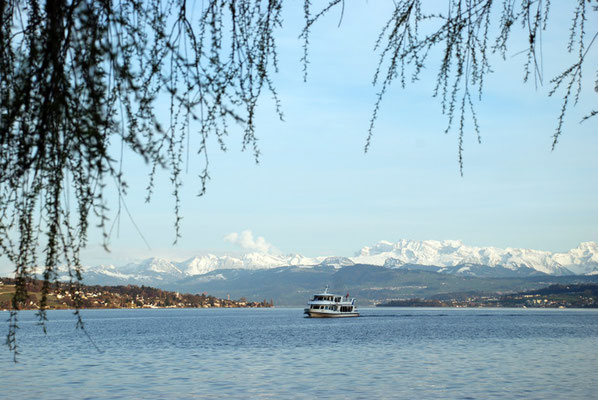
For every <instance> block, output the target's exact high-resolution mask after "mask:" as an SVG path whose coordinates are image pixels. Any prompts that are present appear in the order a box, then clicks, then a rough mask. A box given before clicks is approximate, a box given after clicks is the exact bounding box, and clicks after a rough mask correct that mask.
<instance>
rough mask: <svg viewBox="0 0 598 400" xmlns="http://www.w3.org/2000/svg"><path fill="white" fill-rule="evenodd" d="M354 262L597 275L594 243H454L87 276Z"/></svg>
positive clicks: (143, 279) (153, 264)
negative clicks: (549, 246)
mask: <svg viewBox="0 0 598 400" xmlns="http://www.w3.org/2000/svg"><path fill="white" fill-rule="evenodd" d="M354 264H369V265H377V266H380V267H385V268H391V269H399V268H404V269H410V270H421V271H433V272H441V273H446V274H456V275H467V276H496V277H498V276H501V277H506V276H529V275H536V274H548V275H571V274H588V275H589V274H596V273H598V244H597V243H595V242H585V243H581V244H580V245H579V246H578V247H576V248H574V249H572V250H569V251H568V252H566V253H551V252H548V251H541V250H531V249H516V248H506V249H500V248H496V247H473V246H467V245H465V244H463V243H462V242H461V241H458V240H443V241H438V240H423V241H415V240H401V241H398V242H396V243H392V242H388V241H380V242H378V243H376V244H375V245H373V246H366V247H363V248H362V249H361V250H360V251H359V252H358V253H357V254H356V255H355V256H354V257H341V256H333V257H324V256H322V257H311V258H310V257H303V256H301V255H299V254H288V255H280V254H268V253H258V252H254V253H247V254H244V255H241V256H231V255H223V256H216V255H213V254H205V255H201V256H197V257H193V258H190V259H188V260H185V261H169V260H166V259H163V258H149V259H146V260H143V261H141V262H139V263H131V264H127V265H125V266H123V267H120V268H117V267H115V266H112V265H110V266H99V267H95V268H89V269H88V270H87V272H86V274H87V275H86V278H90V281H98V282H99V281H101V282H104V281H106V280H112V281H118V282H122V283H126V282H134V283H138V284H139V283H140V284H151V283H155V282H164V283H166V282H177V281H180V280H182V279H185V278H189V277H199V276H202V275H206V274H210V273H212V272H213V271H218V270H236V269H244V270H248V269H249V270H259V269H270V268H277V267H284V266H296V267H310V268H313V267H314V266H332V267H334V268H336V269H341V268H343V267H347V266H351V265H354ZM214 276H215V275H214ZM210 279H212V278H210ZM218 279H221V277H219V278H218Z"/></svg>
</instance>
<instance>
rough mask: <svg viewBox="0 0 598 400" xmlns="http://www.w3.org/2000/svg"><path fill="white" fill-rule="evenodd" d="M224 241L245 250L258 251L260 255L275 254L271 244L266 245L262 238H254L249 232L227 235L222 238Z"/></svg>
mask: <svg viewBox="0 0 598 400" xmlns="http://www.w3.org/2000/svg"><path fill="white" fill-rule="evenodd" d="M224 240H225V241H227V242H229V243H233V244H236V245H238V246H241V247H242V248H243V249H245V250H252V251H258V252H260V253H273V252H276V248H275V247H274V246H273V245H272V244H271V243H268V242H267V241H266V239H264V238H263V237H262V236H258V237H255V238H254V237H253V233H252V232H251V231H250V230H246V231H243V232H241V233H237V232H232V233H229V234H228V235H226V236H225V237H224Z"/></svg>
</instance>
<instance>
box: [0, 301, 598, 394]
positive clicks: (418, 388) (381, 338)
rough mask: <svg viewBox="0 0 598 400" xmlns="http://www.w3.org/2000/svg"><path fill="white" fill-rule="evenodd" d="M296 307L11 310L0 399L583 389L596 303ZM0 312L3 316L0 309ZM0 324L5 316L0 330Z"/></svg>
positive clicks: (597, 332)
mask: <svg viewBox="0 0 598 400" xmlns="http://www.w3.org/2000/svg"><path fill="white" fill-rule="evenodd" d="M360 311H361V313H362V316H361V317H359V318H347V319H307V318H304V317H303V310H302V309H299V308H286V309H285V308H274V309H137V310H83V311H82V313H83V317H84V321H85V324H86V329H87V332H88V333H89V337H90V338H91V340H93V342H94V343H95V345H96V346H97V348H99V351H98V350H97V349H96V347H94V345H93V344H91V342H90V339H89V338H88V337H87V336H86V335H85V334H83V333H82V332H81V331H76V330H75V320H74V317H73V315H72V312H71V311H64V310H62V311H51V312H49V313H48V316H49V319H50V321H49V322H48V333H47V335H44V334H43V332H42V331H41V329H40V328H39V327H38V326H36V319H35V313H34V312H32V311H25V312H22V313H21V314H20V326H21V329H20V332H19V334H18V341H19V345H20V347H21V352H22V354H21V355H20V356H19V363H17V364H14V363H12V355H11V354H10V353H9V352H8V350H7V348H6V346H4V349H3V350H2V351H1V352H0V354H1V356H0V357H2V363H3V365H4V368H3V372H2V376H1V378H0V390H1V393H2V395H1V397H3V398H21V399H65V398H69V399H75V398H76V399H130V398H138V399H165V398H179V399H212V398H225V399H229V398H239V399H241V398H243V399H245V398H267V399H279V398H305V399H311V398H315V397H319V398H331V399H345V398H350V399H371V398H380V399H395V398H405V399H415V398H426V399H492V398H495V399H546V398H554V399H563V398H566V399H589V398H596V394H597V393H598V379H596V377H597V375H596V374H597V372H596V371H597V370H598V358H597V356H596V349H598V310H544V309H542V310H535V309H534V310H531V309H446V308H441V309H415V308H377V309H361V310H360ZM0 317H1V318H3V319H4V320H6V319H7V318H8V312H0ZM7 329H8V328H7V324H4V332H2V333H3V334H5V333H6V330H7Z"/></svg>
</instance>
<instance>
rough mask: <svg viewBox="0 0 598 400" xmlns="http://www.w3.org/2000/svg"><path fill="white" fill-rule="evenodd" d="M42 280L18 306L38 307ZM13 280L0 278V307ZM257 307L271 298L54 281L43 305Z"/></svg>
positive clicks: (8, 305) (9, 293)
mask: <svg viewBox="0 0 598 400" xmlns="http://www.w3.org/2000/svg"><path fill="white" fill-rule="evenodd" d="M42 285H43V282H42V281H40V280H31V281H30V282H29V283H28V285H27V292H28V294H27V298H26V299H25V300H24V301H23V302H21V304H20V305H19V309H23V310H28V309H38V308H39V306H40V301H41V297H42V296H41V291H42ZM14 291H15V280H14V279H12V278H0V310H10V309H11V308H12V303H11V299H12V296H13V294H14ZM77 306H78V307H79V308H257V307H273V306H274V302H273V301H272V300H270V301H267V300H266V299H264V300H263V301H261V302H255V301H247V299H245V298H244V297H241V298H240V299H237V300H233V299H230V298H226V299H221V298H217V297H214V296H210V295H208V294H207V293H202V294H189V293H185V294H183V293H179V292H171V291H166V290H161V289H156V288H152V287H148V286H135V285H126V286H87V285H77V286H75V285H69V284H68V283H58V282H57V283H55V284H54V288H53V290H52V291H51V293H49V294H48V297H47V306H46V308H47V309H50V310H53V309H70V308H76V307H77Z"/></svg>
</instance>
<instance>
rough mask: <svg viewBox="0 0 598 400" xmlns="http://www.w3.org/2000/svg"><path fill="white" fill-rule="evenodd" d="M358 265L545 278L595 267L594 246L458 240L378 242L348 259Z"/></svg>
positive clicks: (596, 249) (597, 264)
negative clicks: (554, 248)
mask: <svg viewBox="0 0 598 400" xmlns="http://www.w3.org/2000/svg"><path fill="white" fill-rule="evenodd" d="M352 259H353V261H354V262H356V263H360V264H373V265H385V263H386V261H387V260H388V259H393V260H394V261H393V265H395V264H397V263H399V264H400V263H405V264H421V265H435V266H440V267H454V266H456V265H460V264H479V265H486V266H490V267H495V266H501V267H504V268H508V269H511V270H517V269H520V268H531V269H533V270H536V271H538V272H543V273H545V274H549V275H570V274H572V273H589V272H591V271H593V270H595V269H597V267H598V245H597V244H596V243H593V242H587V243H582V244H581V245H579V246H578V247H577V248H576V249H572V250H570V251H569V252H567V253H551V252H549V251H542V250H531V249H516V248H510V247H509V248H506V249H500V248H496V247H473V246H467V245H464V244H463V243H462V242H461V241H459V240H442V241H439V240H422V241H416V240H401V241H398V242H396V243H391V242H387V241H380V242H378V243H376V244H375V245H373V246H366V247H363V248H362V249H361V250H360V251H359V252H358V253H357V254H356V255H355V257H353V258H352Z"/></svg>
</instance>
